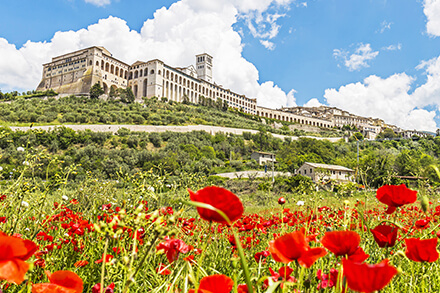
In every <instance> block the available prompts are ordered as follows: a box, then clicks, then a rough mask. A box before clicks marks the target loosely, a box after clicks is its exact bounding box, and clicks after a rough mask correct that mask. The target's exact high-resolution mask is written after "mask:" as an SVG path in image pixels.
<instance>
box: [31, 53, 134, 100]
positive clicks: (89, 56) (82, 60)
mask: <svg viewBox="0 0 440 293" xmlns="http://www.w3.org/2000/svg"><path fill="white" fill-rule="evenodd" d="M128 70H129V65H128V64H126V63H124V62H122V61H120V60H118V59H116V58H113V57H112V54H111V53H110V52H109V51H107V50H106V49H105V48H103V47H90V48H86V49H83V50H79V51H75V52H72V53H69V54H65V55H61V56H58V57H54V58H52V62H50V63H46V64H43V77H42V79H41V82H40V84H39V85H38V87H37V91H45V90H47V89H53V90H54V91H56V92H58V93H60V94H75V95H88V94H89V92H90V88H91V87H92V86H93V85H94V84H95V83H97V82H99V83H100V84H101V86H102V87H103V88H104V91H105V92H106V93H108V92H109V89H110V87H115V88H126V87H127V84H128V83H127V76H128Z"/></svg>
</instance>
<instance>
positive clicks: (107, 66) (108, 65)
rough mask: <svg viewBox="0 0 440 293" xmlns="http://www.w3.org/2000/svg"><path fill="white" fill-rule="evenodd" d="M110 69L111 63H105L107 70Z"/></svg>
mask: <svg viewBox="0 0 440 293" xmlns="http://www.w3.org/2000/svg"><path fill="white" fill-rule="evenodd" d="M109 70H110V64H108V63H105V71H107V72H109Z"/></svg>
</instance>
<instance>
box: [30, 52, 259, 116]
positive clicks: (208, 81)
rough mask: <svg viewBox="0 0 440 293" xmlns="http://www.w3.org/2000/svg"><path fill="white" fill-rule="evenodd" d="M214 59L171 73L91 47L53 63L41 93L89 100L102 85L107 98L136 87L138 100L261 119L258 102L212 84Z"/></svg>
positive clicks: (157, 63)
mask: <svg viewBox="0 0 440 293" xmlns="http://www.w3.org/2000/svg"><path fill="white" fill-rule="evenodd" d="M212 59H213V58H212V57H211V56H210V55H209V54H206V53H203V54H199V55H197V56H196V68H194V66H193V65H190V66H188V67H185V68H178V67H172V66H170V65H167V64H165V63H164V62H163V61H161V60H158V59H154V60H150V61H147V62H144V61H136V62H135V63H133V64H132V65H128V64H126V63H125V62H123V61H120V60H118V59H116V58H114V57H113V56H112V54H111V53H110V52H109V51H108V50H106V49H105V48H104V47H96V46H95V47H90V48H86V49H82V50H79V51H75V52H72V53H68V54H64V55H61V56H58V57H54V58H52V62H49V63H46V64H43V75H42V79H41V82H40V84H39V85H38V87H37V91H45V90H48V89H53V90H54V91H56V92H58V93H59V94H65V95H88V94H89V92H90V88H91V87H92V86H93V85H94V84H95V83H99V84H100V85H101V86H102V88H103V89H104V93H105V94H109V92H110V88H112V87H113V88H114V89H116V88H127V87H131V89H132V91H133V93H134V95H135V100H136V101H138V102H140V101H142V98H143V97H146V98H151V97H158V98H162V97H166V98H168V99H169V100H172V101H176V102H182V101H183V100H184V99H187V100H188V101H189V102H192V103H198V102H199V98H200V97H202V96H203V97H205V98H209V99H212V100H214V101H217V100H221V101H222V102H223V103H227V104H228V106H229V107H231V108H235V109H241V110H242V111H243V112H245V113H249V114H254V115H256V114H257V110H256V109H257V99H255V98H254V99H252V98H248V97H246V96H245V95H241V94H237V93H234V92H232V91H231V90H229V89H225V88H223V87H222V86H220V85H217V84H215V83H214V82H213V79H212V66H213V65H212V64H213V63H212Z"/></svg>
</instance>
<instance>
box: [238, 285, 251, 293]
mask: <svg viewBox="0 0 440 293" xmlns="http://www.w3.org/2000/svg"><path fill="white" fill-rule="evenodd" d="M248 292H249V290H248V287H247V285H246V284H240V285H238V286H237V293H248Z"/></svg>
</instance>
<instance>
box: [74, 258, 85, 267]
mask: <svg viewBox="0 0 440 293" xmlns="http://www.w3.org/2000/svg"><path fill="white" fill-rule="evenodd" d="M88 264H89V262H88V261H86V260H79V261H77V262H76V263H74V264H73V266H74V267H75V268H82V267H85V266H86V265H88Z"/></svg>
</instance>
